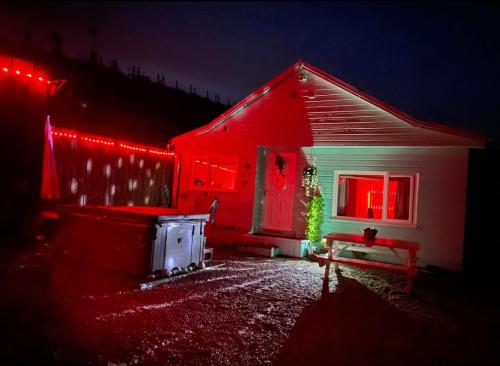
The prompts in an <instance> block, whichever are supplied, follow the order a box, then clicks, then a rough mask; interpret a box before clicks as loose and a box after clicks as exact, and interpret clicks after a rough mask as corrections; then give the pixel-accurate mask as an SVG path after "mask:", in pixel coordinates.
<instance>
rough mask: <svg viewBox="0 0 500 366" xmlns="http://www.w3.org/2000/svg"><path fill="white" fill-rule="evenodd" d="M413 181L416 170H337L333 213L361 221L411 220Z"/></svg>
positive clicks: (340, 216) (402, 221)
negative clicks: (379, 171)
mask: <svg viewBox="0 0 500 366" xmlns="http://www.w3.org/2000/svg"><path fill="white" fill-rule="evenodd" d="M416 181H417V179H416V174H399V173H398V174H395V173H394V174H393V173H359V172H355V173H353V172H338V173H336V174H335V179H334V186H335V187H334V188H335V189H334V202H333V214H334V216H336V217H337V218H346V219H347V218H352V219H354V220H361V221H364V220H366V221H381V222H393V223H402V224H411V223H414V222H415V214H414V212H415V192H416Z"/></svg>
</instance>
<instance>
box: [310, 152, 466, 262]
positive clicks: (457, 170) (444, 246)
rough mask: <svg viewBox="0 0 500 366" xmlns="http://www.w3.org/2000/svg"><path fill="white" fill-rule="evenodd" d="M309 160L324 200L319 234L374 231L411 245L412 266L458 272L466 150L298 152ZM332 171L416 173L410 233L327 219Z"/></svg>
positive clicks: (385, 225)
mask: <svg viewBox="0 0 500 366" xmlns="http://www.w3.org/2000/svg"><path fill="white" fill-rule="evenodd" d="M303 152H304V158H305V159H306V161H304V162H303V163H302V166H303V165H305V164H306V163H307V161H310V160H312V159H313V160H314V161H315V165H316V166H317V168H318V172H319V185H320V190H321V194H322V195H323V197H324V198H325V209H324V221H323V225H322V227H321V230H322V233H323V234H327V233H329V232H332V231H338V232H347V233H361V231H362V230H363V229H364V228H365V227H367V226H371V227H375V228H376V229H377V230H378V231H379V232H378V234H377V235H378V236H380V237H393V238H397V239H403V240H411V241H417V242H419V243H420V245H421V249H420V251H419V253H418V262H417V264H418V266H425V265H427V264H432V265H436V266H440V267H443V268H447V269H451V270H460V269H461V267H462V261H463V238H464V222H465V197H466V182H467V160H468V149H467V148H460V147H443V148H440V147H420V148H417V147H411V148H410V147H365V148H363V147H314V148H303ZM336 170H351V171H352V170H355V171H356V170H359V171H366V172H370V171H379V172H380V171H388V172H393V173H398V172H399V173H419V184H418V192H417V195H418V196H417V214H416V227H404V226H395V225H387V224H384V225H378V224H374V223H363V222H356V221H348V220H336V219H332V198H333V197H332V194H333V176H334V172H335V171H336Z"/></svg>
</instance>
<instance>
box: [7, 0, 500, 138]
mask: <svg viewBox="0 0 500 366" xmlns="http://www.w3.org/2000/svg"><path fill="white" fill-rule="evenodd" d="M499 24H500V6H498V5H489V4H479V3H452V2H445V3H442V4H438V3H425V4H415V3H311V2H308V3H301V2H290V3H242V2H240V3H216V2H214V3H195V2H193V3H184V2H183V3H130V2H127V3H87V4H85V3H64V4H57V3H49V4H43V3H42V4H40V3H37V4H26V5H21V4H8V5H4V4H2V5H0V36H1V37H4V38H7V39H10V40H19V41H21V40H22V39H23V33H25V31H26V30H27V29H29V30H30V32H31V34H32V37H31V44H32V45H33V46H37V47H43V48H48V47H49V42H48V36H49V33H50V32H52V31H57V32H59V33H60V34H61V37H62V48H63V52H64V53H65V54H67V55H69V56H72V57H77V58H84V57H88V55H89V53H90V49H91V44H92V36H91V31H90V30H89V28H93V29H95V30H96V33H97V52H98V54H99V55H100V56H102V59H103V62H104V63H105V64H107V63H109V62H110V61H111V60H113V59H116V60H117V61H118V64H119V66H120V68H121V69H122V70H123V71H125V72H127V71H128V70H130V67H131V65H132V64H137V65H140V67H141V71H142V72H143V73H145V74H147V75H151V76H153V78H155V77H156V73H158V72H159V73H162V74H165V79H166V81H167V84H170V85H172V84H173V83H175V80H179V83H180V86H181V87H182V88H184V89H186V88H188V85H189V83H192V84H193V85H195V86H196V88H197V91H198V93H200V94H204V93H205V91H206V90H207V89H208V90H209V91H210V93H211V94H212V93H218V94H219V95H221V99H222V100H223V101H225V100H226V98H227V97H230V98H236V99H241V98H243V97H245V96H246V95H248V94H249V93H251V92H252V91H253V90H254V89H256V88H257V87H259V86H261V85H262V84H264V83H265V82H267V81H268V80H270V79H271V78H273V77H274V76H276V75H277V74H278V73H280V72H281V71H283V70H284V69H285V68H287V67H288V66H290V65H291V64H292V63H294V62H295V61H297V60H298V59H303V60H305V61H307V62H309V63H311V64H313V65H315V66H317V67H319V68H321V69H323V70H325V71H327V72H329V73H331V74H333V75H334V76H336V77H338V78H340V79H342V80H344V81H346V82H348V83H350V84H351V85H354V86H355V87H357V88H359V89H361V90H363V91H365V92H367V93H369V94H371V95H373V96H374V97H376V98H378V99H381V100H383V101H385V102H387V103H389V104H392V105H393V106H395V107H397V108H399V109H401V110H403V111H404V112H407V113H409V114H411V115H413V116H415V117H417V118H419V119H423V120H430V121H433V122H438V123H445V124H450V125H455V126H459V127H466V128H471V129H474V130H476V131H479V132H483V133H486V134H487V135H488V136H489V137H490V138H494V139H495V140H497V141H498V140H499V139H500V128H499V127H498V124H499V123H498V122H499V119H500V117H499V116H500V102H499V94H500V93H499V92H498V88H499V84H500V67H499V66H500V32H499V30H498V26H499Z"/></svg>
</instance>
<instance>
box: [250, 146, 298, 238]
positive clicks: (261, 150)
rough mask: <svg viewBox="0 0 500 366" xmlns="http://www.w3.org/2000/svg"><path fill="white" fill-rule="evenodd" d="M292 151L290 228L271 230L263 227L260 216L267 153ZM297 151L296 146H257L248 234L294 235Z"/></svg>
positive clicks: (262, 205)
mask: <svg viewBox="0 0 500 366" xmlns="http://www.w3.org/2000/svg"><path fill="white" fill-rule="evenodd" d="M272 152H274V153H280V152H281V153H293V154H295V167H294V169H295V170H294V180H293V186H292V193H291V196H290V200H291V203H290V215H291V216H292V218H291V222H290V228H289V229H287V230H279V229H278V230H273V229H271V228H264V227H263V226H262V218H263V215H264V201H265V188H266V186H265V184H266V175H267V174H266V173H267V160H268V155H269V153H272ZM298 157H299V151H298V149H297V148H287V147H266V146H259V147H258V148H257V157H256V168H255V194H254V209H253V217H252V219H253V220H252V229H251V231H250V234H271V235H272V234H274V235H281V236H289V237H294V235H295V231H294V226H295V225H294V224H295V221H294V217H293V214H294V209H295V191H296V184H297V174H298V173H297V169H298V165H299V161H298Z"/></svg>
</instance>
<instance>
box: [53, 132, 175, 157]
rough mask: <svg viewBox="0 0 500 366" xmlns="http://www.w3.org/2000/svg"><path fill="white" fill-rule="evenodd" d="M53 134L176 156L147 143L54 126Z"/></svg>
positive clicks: (160, 154)
mask: <svg viewBox="0 0 500 366" xmlns="http://www.w3.org/2000/svg"><path fill="white" fill-rule="evenodd" d="M52 136H54V137H60V138H68V139H72V140H75V141H81V142H84V143H90V144H97V145H103V146H114V147H119V148H121V149H124V150H130V151H137V152H139V153H144V154H151V155H156V156H169V157H170V156H174V155H175V153H174V152H172V151H168V150H162V149H158V148H153V147H150V146H145V145H137V144H130V143H127V142H121V141H116V140H113V139H110V138H107V137H102V136H94V135H87V134H81V133H79V132H76V131H70V130H65V129H61V128H56V127H52Z"/></svg>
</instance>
